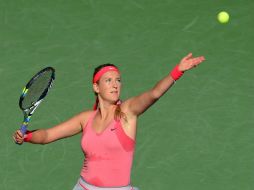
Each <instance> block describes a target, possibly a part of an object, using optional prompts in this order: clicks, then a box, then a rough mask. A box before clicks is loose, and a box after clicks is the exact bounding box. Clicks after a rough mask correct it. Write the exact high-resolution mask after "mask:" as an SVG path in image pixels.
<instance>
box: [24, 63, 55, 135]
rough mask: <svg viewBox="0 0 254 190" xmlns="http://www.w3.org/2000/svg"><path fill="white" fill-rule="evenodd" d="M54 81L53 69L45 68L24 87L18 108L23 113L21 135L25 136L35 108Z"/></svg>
mask: <svg viewBox="0 0 254 190" xmlns="http://www.w3.org/2000/svg"><path fill="white" fill-rule="evenodd" d="M54 80H55V69H54V68H52V67H46V68H44V69H42V70H41V71H39V72H38V73H37V74H36V75H34V76H33V77H32V78H31V79H30V81H29V82H28V83H27V84H26V86H25V87H24V89H23V91H22V94H21V96H20V98H19V107H20V109H21V110H22V111H23V113H24V120H23V123H22V125H21V127H20V131H21V132H22V134H23V135H24V134H26V132H27V126H28V123H29V121H30V119H31V116H32V115H33V113H34V111H35V110H36V108H37V107H38V106H39V105H40V103H41V102H42V101H43V99H44V98H45V97H46V95H47V93H48V91H49V89H50V88H51V87H52V84H53V81H54Z"/></svg>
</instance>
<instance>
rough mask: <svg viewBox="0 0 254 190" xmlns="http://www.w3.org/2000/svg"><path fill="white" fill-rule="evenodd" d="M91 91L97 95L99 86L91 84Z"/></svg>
mask: <svg viewBox="0 0 254 190" xmlns="http://www.w3.org/2000/svg"><path fill="white" fill-rule="evenodd" d="M93 91H94V92H96V93H99V86H98V84H97V83H93Z"/></svg>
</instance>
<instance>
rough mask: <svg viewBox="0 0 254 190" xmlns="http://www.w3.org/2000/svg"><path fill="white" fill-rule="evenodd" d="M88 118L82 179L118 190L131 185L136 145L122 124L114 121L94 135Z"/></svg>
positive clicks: (83, 140) (83, 144) (83, 142)
mask: <svg viewBox="0 0 254 190" xmlns="http://www.w3.org/2000/svg"><path fill="white" fill-rule="evenodd" d="M96 113H97V110H96V111H94V113H92V114H91V116H90V118H89V119H88V122H87V124H86V126H85V128H84V130H83V134H82V138H81V147H82V150H83V152H84V155H85V159H84V163H83V167H82V170H81V174H80V175H81V177H83V179H84V180H85V181H87V182H88V183H90V184H92V185H95V186H99V187H120V186H126V185H129V184H130V175H131V167H132V161H133V154H134V150H135V141H134V140H133V139H132V138H130V137H129V136H127V135H126V133H125V132H124V130H123V128H122V125H121V122H120V121H116V120H113V121H112V122H111V123H110V124H109V125H108V126H107V127H106V128H105V129H104V131H102V132H100V133H97V132H96V131H95V130H94V129H93V128H92V123H93V120H94V117H95V115H96Z"/></svg>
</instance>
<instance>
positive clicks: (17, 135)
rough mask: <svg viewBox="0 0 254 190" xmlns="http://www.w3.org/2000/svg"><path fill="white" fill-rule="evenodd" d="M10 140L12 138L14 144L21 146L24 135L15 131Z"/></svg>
mask: <svg viewBox="0 0 254 190" xmlns="http://www.w3.org/2000/svg"><path fill="white" fill-rule="evenodd" d="M12 138H13V140H14V142H15V143H17V144H22V143H23V142H24V135H23V134H22V132H21V131H20V130H17V131H16V132H15V133H14V134H13V137H12Z"/></svg>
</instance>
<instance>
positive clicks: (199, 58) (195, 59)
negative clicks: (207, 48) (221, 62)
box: [192, 56, 205, 67]
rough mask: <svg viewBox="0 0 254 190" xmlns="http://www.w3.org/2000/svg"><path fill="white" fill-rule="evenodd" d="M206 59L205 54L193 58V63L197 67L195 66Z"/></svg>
mask: <svg viewBox="0 0 254 190" xmlns="http://www.w3.org/2000/svg"><path fill="white" fill-rule="evenodd" d="M204 60H205V57H204V56H200V57H196V58H194V59H193V60H192V64H193V66H194V67H195V66H197V65H199V64H200V63H202V62H203V61H204Z"/></svg>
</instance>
